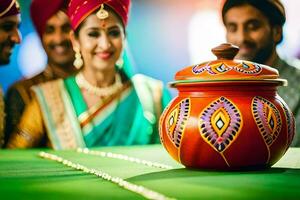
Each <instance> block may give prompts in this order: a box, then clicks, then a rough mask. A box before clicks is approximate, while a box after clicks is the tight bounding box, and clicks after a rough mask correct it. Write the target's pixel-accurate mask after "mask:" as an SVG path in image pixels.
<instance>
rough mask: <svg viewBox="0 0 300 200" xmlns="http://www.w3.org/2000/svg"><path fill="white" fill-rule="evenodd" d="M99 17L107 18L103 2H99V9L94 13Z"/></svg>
mask: <svg viewBox="0 0 300 200" xmlns="http://www.w3.org/2000/svg"><path fill="white" fill-rule="evenodd" d="M96 15H97V17H98V18H99V19H106V18H108V16H109V14H108V12H107V11H106V10H104V4H101V7H100V10H99V11H98V12H97V13H96Z"/></svg>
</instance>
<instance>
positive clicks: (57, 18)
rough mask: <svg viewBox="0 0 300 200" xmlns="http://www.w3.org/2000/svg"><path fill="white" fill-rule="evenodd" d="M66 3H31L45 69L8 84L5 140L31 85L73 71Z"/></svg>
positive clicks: (46, 0) (40, 0) (37, 0)
mask: <svg viewBox="0 0 300 200" xmlns="http://www.w3.org/2000/svg"><path fill="white" fill-rule="evenodd" d="M67 4H68V1H66V0H33V1H32V3H31V6H30V14H31V18H32V21H33V24H34V26H35V28H36V30H37V33H38V34H39V36H40V39H41V42H42V45H43V47H44V50H45V52H46V54H47V57H48V62H47V66H46V67H45V70H44V71H43V72H41V73H40V74H38V75H36V76H34V77H33V78H30V79H26V80H21V81H19V82H17V83H15V84H14V85H12V86H11V87H10V88H9V90H8V92H7V96H6V103H5V104H6V105H5V106H6V113H7V121H6V122H7V123H6V131H5V141H7V140H8V138H9V135H10V133H11V132H12V131H13V130H14V129H15V128H16V126H17V125H18V123H19V121H20V118H21V115H22V113H23V111H24V109H25V106H26V105H27V104H28V103H29V102H30V100H31V98H32V96H31V92H30V88H31V86H33V85H36V84H40V83H43V82H46V81H50V80H54V79H57V78H65V77H67V76H69V75H71V74H72V73H74V72H75V71H76V70H75V68H74V67H73V61H74V52H73V49H72V45H71V42H70V38H69V32H70V30H71V25H70V21H69V18H68V16H67V15H66V14H65V13H64V12H63V10H64V8H65V7H66V6H67Z"/></svg>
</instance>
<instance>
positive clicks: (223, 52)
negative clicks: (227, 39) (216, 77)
mask: <svg viewBox="0 0 300 200" xmlns="http://www.w3.org/2000/svg"><path fill="white" fill-rule="evenodd" d="M211 51H212V52H213V54H215V56H217V58H218V60H233V59H234V57H235V56H236V55H237V53H238V52H239V47H237V46H235V45H233V44H230V43H223V44H221V45H219V46H217V47H215V48H213V49H212V50H211Z"/></svg>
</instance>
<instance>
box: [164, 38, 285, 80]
mask: <svg viewBox="0 0 300 200" xmlns="http://www.w3.org/2000/svg"><path fill="white" fill-rule="evenodd" d="M238 51H239V48H238V47H237V46H234V45H232V44H229V43H224V44H221V45H219V46H217V47H215V48H213V49H212V52H213V53H214V55H215V56H216V57H217V60H213V61H208V62H204V63H201V64H197V65H193V66H188V67H186V68H184V69H182V70H180V71H178V72H177V73H176V75H175V82H172V83H170V84H171V85H177V84H180V83H185V84H188V83H198V82H220V81H226V82H227V81H238V82H240V81H243V82H244V81H247V82H249V81H250V82H251V81H256V82H257V81H263V82H270V81H271V82H277V83H278V84H279V85H287V81H286V80H284V79H279V73H278V71H277V70H276V69H274V68H272V67H269V66H266V65H263V64H258V63H254V62H250V61H244V60H234V57H235V56H236V54H237V53H238Z"/></svg>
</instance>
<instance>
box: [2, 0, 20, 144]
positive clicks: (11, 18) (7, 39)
mask: <svg viewBox="0 0 300 200" xmlns="http://www.w3.org/2000/svg"><path fill="white" fill-rule="evenodd" d="M19 14H20V10H19V5H18V2H17V1H16V0H1V1H0V65H5V64H8V63H9V57H10V55H11V53H12V50H13V47H14V45H15V44H18V43H20V42H21V35H20V32H19V29H18V27H19V24H20V20H21V19H20V15H19ZM4 116H5V114H4V102H3V93H2V89H1V86H0V147H1V146H2V145H3V142H4V141H3V129H4Z"/></svg>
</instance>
